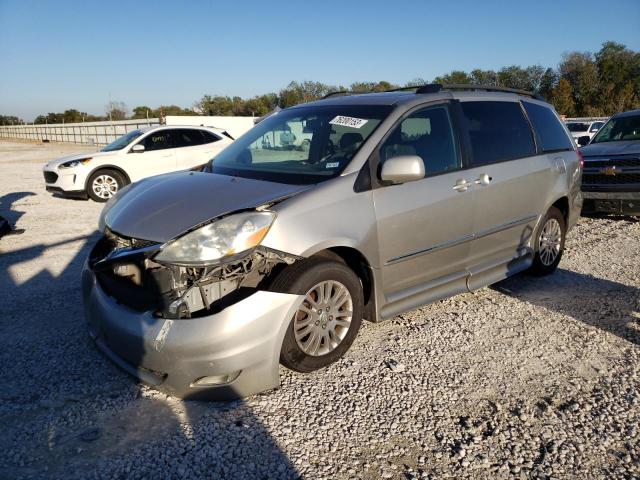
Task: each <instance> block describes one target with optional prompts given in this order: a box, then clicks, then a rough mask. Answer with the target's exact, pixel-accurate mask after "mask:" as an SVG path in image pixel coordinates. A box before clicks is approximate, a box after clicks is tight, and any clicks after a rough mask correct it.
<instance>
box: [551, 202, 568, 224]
mask: <svg viewBox="0 0 640 480" xmlns="http://www.w3.org/2000/svg"><path fill="white" fill-rule="evenodd" d="M551 207H556V208H557V209H558V210H560V212H561V213H562V216H563V217H564V221H565V225H566V224H568V222H569V213H570V211H569V197H567V196H563V197H560V198H558V199H557V200H556V201H555V202H553V203H552V204H551V205H549V208H551ZM549 208H547V210H549ZM545 213H546V212H545Z"/></svg>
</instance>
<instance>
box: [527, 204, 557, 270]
mask: <svg viewBox="0 0 640 480" xmlns="http://www.w3.org/2000/svg"><path fill="white" fill-rule="evenodd" d="M553 220H555V221H556V222H557V223H558V225H559V227H560V245H559V247H560V249H559V251H558V252H557V255H556V257H555V258H554V259H553V261H552V262H549V261H548V260H547V261H544V259H543V256H544V252H543V251H542V250H543V249H542V247H541V239H542V241H543V242H544V241H545V240H544V238H545V237H544V236H545V225H547V224H548V223H550V222H551V223H553ZM566 234H567V224H566V221H565V219H564V215H562V212H561V211H560V210H558V209H557V208H556V207H551V208H549V210H548V211H547V213H546V215H545V216H544V217H543V218H542V221H541V222H540V225H539V227H538V231H537V232H536V236H535V244H534V248H535V253H534V257H533V264H532V265H531V267H529V270H528V273H530V274H531V275H535V276H540V277H541V276H544V275H549V274H551V273H553V272H554V271H555V270H556V268H558V264H559V263H560V260H561V259H562V253H563V252H564V241H565V236H566Z"/></svg>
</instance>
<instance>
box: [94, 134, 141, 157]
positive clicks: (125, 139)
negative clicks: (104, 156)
mask: <svg viewBox="0 0 640 480" xmlns="http://www.w3.org/2000/svg"><path fill="white" fill-rule="evenodd" d="M143 133H144V131H143V130H140V129H138V130H132V131H130V132H129V133H127V134H125V135H123V136H121V137H120V138H118V139H117V140H115V141H113V142H111V143H110V144H109V145H107V146H106V147H104V148H103V149H102V150H101V152H113V151H115V150H122V149H123V148H124V147H126V146H127V145H129V144H130V143H131V142H133V141H134V140H135V139H136V138H138V137H139V136H140V135H142V134H143Z"/></svg>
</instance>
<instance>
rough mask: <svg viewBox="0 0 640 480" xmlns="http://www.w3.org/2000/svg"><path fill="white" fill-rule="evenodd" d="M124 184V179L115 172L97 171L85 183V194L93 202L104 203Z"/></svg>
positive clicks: (107, 170) (108, 170)
mask: <svg viewBox="0 0 640 480" xmlns="http://www.w3.org/2000/svg"><path fill="white" fill-rule="evenodd" d="M126 184H127V181H126V179H125V178H124V176H123V175H122V174H121V173H120V172H118V171H117V170H111V169H103V170H98V171H96V172H93V173H92V174H91V176H90V177H89V180H88V181H87V194H88V195H89V197H90V198H91V199H92V200H93V201H95V202H101V203H102V202H106V201H107V200H109V199H110V198H111V197H113V196H114V195H115V194H116V193H117V192H118V190H120V189H121V188H122V187H124V186H125V185H126Z"/></svg>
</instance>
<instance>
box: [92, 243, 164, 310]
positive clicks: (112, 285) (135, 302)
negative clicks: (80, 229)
mask: <svg viewBox="0 0 640 480" xmlns="http://www.w3.org/2000/svg"><path fill="white" fill-rule="evenodd" d="M134 241H135V240H134V239H125V238H123V237H119V236H117V235H115V234H113V233H112V232H109V231H107V234H106V235H105V236H104V237H102V238H101V239H100V240H99V241H98V242H97V243H96V245H95V246H94V247H93V250H92V251H91V253H90V254H89V266H90V267H91V269H92V270H93V271H94V272H95V274H96V278H97V280H98V283H99V284H100V286H101V287H102V289H103V290H104V291H105V293H106V294H107V295H109V296H110V297H112V298H114V299H115V300H116V301H118V303H121V304H122V305H126V306H127V307H129V308H131V309H133V310H137V311H139V312H144V311H156V310H164V309H166V308H167V307H168V303H167V302H169V301H170V300H172V298H169V297H167V295H166V294H167V293H170V292H171V285H172V283H171V279H172V276H171V272H170V271H169V269H167V268H165V267H162V266H160V265H157V264H154V265H155V266H154V267H153V268H148V265H147V263H148V262H147V255H146V254H145V253H144V250H142V249H141V247H140V245H138V244H134V243H133V242H134ZM140 242H148V241H147V240H144V241H140ZM151 244H152V245H156V242H151ZM134 246H135V247H136V248H135V249H133V251H132V252H131V254H130V255H128V256H127V257H126V258H123V259H121V260H113V261H107V263H106V264H98V265H96V264H97V263H98V262H100V261H101V260H103V259H105V257H107V256H108V255H109V254H110V253H112V252H114V251H116V250H119V249H125V248H131V247H134Z"/></svg>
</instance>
